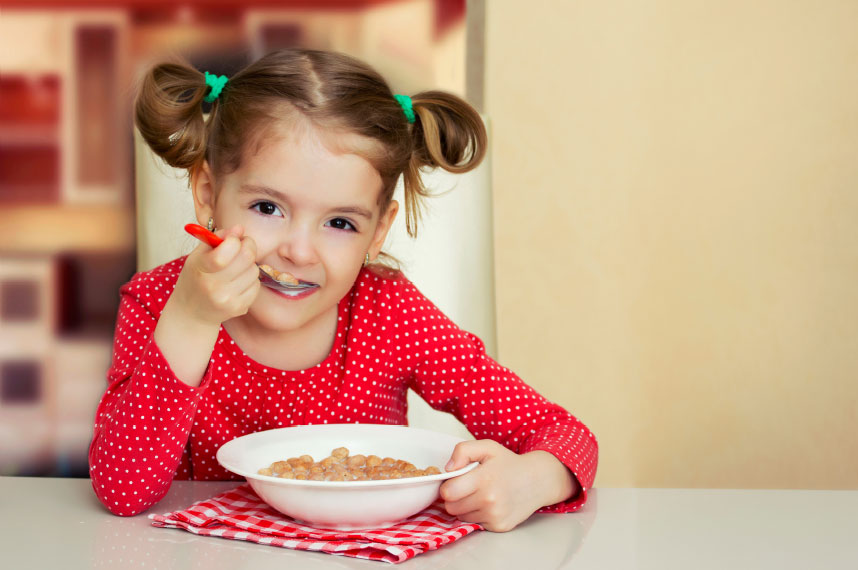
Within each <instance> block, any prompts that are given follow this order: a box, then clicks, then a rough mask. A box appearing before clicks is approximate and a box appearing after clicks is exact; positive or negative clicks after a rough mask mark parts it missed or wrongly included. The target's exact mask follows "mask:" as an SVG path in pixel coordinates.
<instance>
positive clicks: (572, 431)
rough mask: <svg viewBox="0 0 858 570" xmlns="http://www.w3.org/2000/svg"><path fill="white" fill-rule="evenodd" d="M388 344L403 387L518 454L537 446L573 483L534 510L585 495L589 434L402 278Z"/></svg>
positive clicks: (552, 508) (591, 470) (591, 469)
mask: <svg viewBox="0 0 858 570" xmlns="http://www.w3.org/2000/svg"><path fill="white" fill-rule="evenodd" d="M400 283H401V284H400V286H399V287H398V291H397V292H396V293H394V295H398V297H399V299H398V301H399V302H398V303H395V304H394V307H395V308H394V309H393V311H394V312H396V313H397V315H396V318H395V326H394V327H393V330H394V332H393V333H392V334H393V336H394V339H393V344H394V346H396V347H398V350H399V352H400V354H399V355H398V358H399V359H400V361H401V362H403V363H404V366H406V367H407V368H410V374H411V376H410V386H409V387H411V388H412V389H413V390H414V391H415V392H417V394H419V395H420V396H421V397H422V398H423V399H424V400H426V402H427V403H428V404H429V405H430V406H432V407H433V408H435V409H436V410H441V411H444V412H448V413H451V414H453V415H455V416H456V417H457V418H458V419H459V421H461V422H462V423H463V424H465V426H466V427H467V428H468V431H470V432H471V434H472V435H473V436H474V437H475V438H477V439H491V440H494V441H496V442H498V443H500V444H501V445H503V446H504V447H506V448H508V449H510V450H512V451H514V452H516V453H519V454H522V453H527V452H529V451H535V450H543V451H547V452H549V453H551V454H553V455H554V456H555V457H557V459H558V460H560V462H562V463H563V464H564V465H565V466H566V467H568V468H569V470H570V471H571V472H572V474H573V475H574V476H575V478H576V479H577V480H578V483H579V484H580V489H581V490H580V491H579V493H578V494H576V495H575V496H573V497H570V498H569V499H568V500H566V501H564V502H562V503H557V504H555V505H549V506H546V507H544V508H542V509H540V512H569V511H574V510H577V509H579V508H580V507H581V506H583V504H584V503H585V502H586V500H587V491H588V490H589V489H590V488H591V487H592V485H593V480H594V478H595V474H596V465H597V462H598V443H597V441H596V438H595V436H594V435H593V433H592V432H591V431H590V430H589V429H588V428H587V426H585V425H584V424H583V423H582V422H581V421H580V420H578V419H577V418H576V417H575V416H573V415H572V414H570V413H569V412H568V411H566V410H565V409H564V408H562V407H561V406H559V405H557V404H554V403H552V402H550V401H548V400H547V399H546V398H544V397H543V396H541V395H540V394H539V393H537V392H536V390H534V389H533V388H532V387H530V386H528V385H527V384H526V383H524V382H523V381H522V380H521V378H519V377H518V376H517V375H516V374H515V373H513V372H512V371H510V370H509V369H507V368H505V367H503V366H501V365H500V364H498V363H497V362H495V361H494V360H493V359H492V358H491V357H489V356H488V355H487V354H486V351H485V346H484V344H483V342H482V341H481V340H480V339H479V338H478V337H476V336H475V335H473V334H471V333H468V332H466V331H463V330H461V329H460V328H459V327H457V326H456V325H455V324H454V323H453V322H452V321H451V320H450V319H449V318H447V317H446V316H445V315H444V314H443V313H442V312H441V311H440V310H439V309H438V308H437V307H435V305H434V304H432V302H431V301H429V300H428V299H426V298H425V297H424V296H423V295H422V294H421V293H420V292H419V291H418V290H417V289H416V287H414V285H413V284H411V283H410V282H408V281H405V280H403V281H401V282H400Z"/></svg>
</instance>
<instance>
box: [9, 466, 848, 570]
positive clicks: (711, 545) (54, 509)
mask: <svg viewBox="0 0 858 570" xmlns="http://www.w3.org/2000/svg"><path fill="white" fill-rule="evenodd" d="M236 484H237V483H235V482H224V483H202V482H184V481H177V482H175V483H174V484H173V487H172V488H171V490H170V492H169V494H168V495H167V497H165V498H164V500H163V501H161V503H159V504H158V505H156V506H155V507H153V508H152V509H151V510H150V511H149V512H155V513H163V512H167V511H172V510H179V509H182V508H185V507H187V506H189V505H190V504H191V503H193V502H194V501H198V500H202V499H206V498H209V497H211V496H213V495H215V494H217V493H220V492H221V491H224V490H226V489H229V488H232V487H234V486H235V485H236ZM0 525H2V527H3V531H2V533H0V544H2V550H0V561H2V566H3V567H4V568H15V569H18V568H62V569H64V570H65V569H75V568H109V569H114V568H152V569H157V570H171V569H176V570H179V569H181V570H195V569H200V570H218V569H221V568H223V569H227V568H229V569H233V568H235V569H241V568H248V569H251V568H252V569H254V570H259V569H260V568H293V569H304V568H310V569H313V568H363V569H368V568H375V569H380V568H386V567H388V565H387V564H386V563H383V562H370V561H365V560H357V559H354V558H346V557H341V556H331V555H328V554H319V553H313V552H298V551H292V550H287V549H281V548H276V547H271V546H262V545H257V544H252V543H247V542H240V541H234V540H225V539H220V538H212V537H198V536H195V535H193V534H191V533H189V532H185V531H181V530H174V529H163V528H155V527H152V526H151V525H150V521H149V519H148V518H147V517H146V513H144V514H142V515H139V516H136V517H131V518H121V517H116V516H113V515H111V514H109V513H108V512H107V511H106V510H105V509H104V508H103V507H102V506H101V504H100V503H99V502H98V501H97V499H96V498H95V495H94V493H93V492H92V489H91V487H90V482H89V480H88V479H48V478H44V479H43V478H23V477H21V478H18V477H0ZM398 567H402V568H405V569H415V568H421V569H422V568H426V569H429V568H432V569H436V568H445V569H469V570H473V569H478V570H488V569H493V568H498V569H503V570H506V569H510V570H517V569H521V570H541V569H543V568H545V569H549V568H575V569H576V570H585V569H591V568H593V569H596V568H598V569H608V570H612V569H626V568H641V569H644V568H646V569H649V568H652V569H666V568H682V569H708V568H712V569H715V568H717V569H723V568H765V569H767V568H773V569H777V570H786V569H792V568H796V569H799V568H800V569H802V570H805V569H817V568H825V569H834V568H844V569H852V570H854V569H856V568H858V491H742V490H707V489H700V490H685V489H596V490H594V491H593V493H592V495H591V499H590V501H589V502H588V504H587V505H586V507H585V508H584V509H583V510H582V511H581V512H579V513H575V514H568V515H535V516H533V517H531V518H530V519H529V520H528V521H527V522H525V523H524V524H522V525H521V526H519V527H518V528H517V529H515V530H514V531H512V532H509V533H505V534H495V533H490V532H477V533H473V534H472V535H469V536H467V537H465V538H463V539H461V540H459V541H458V542H455V543H453V544H451V545H448V546H446V547H443V548H441V549H440V550H436V551H433V552H428V553H426V554H422V555H419V556H417V557H416V558H413V559H412V560H409V561H407V562H404V563H402V564H400V565H398Z"/></svg>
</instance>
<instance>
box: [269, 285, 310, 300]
mask: <svg viewBox="0 0 858 570" xmlns="http://www.w3.org/2000/svg"><path fill="white" fill-rule="evenodd" d="M263 285H265V286H266V287H268V288H269V289H270V290H271V291H272V292H274V293H277V294H278V295H281V296H283V297H285V298H287V299H303V298H305V297H309V296H310V295H312V294H313V293H315V292H316V290H318V289H319V286H318V285H317V284H315V283H307V282H301V285H300V286H299V287H290V288H288V289H284V288H283V287H278V286H277V285H269V284H267V283H265V282H263Z"/></svg>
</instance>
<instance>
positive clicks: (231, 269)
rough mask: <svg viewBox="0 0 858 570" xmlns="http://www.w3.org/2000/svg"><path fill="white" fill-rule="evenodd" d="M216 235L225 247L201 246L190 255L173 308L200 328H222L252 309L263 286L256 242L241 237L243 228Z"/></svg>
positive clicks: (179, 281) (231, 229)
mask: <svg viewBox="0 0 858 570" xmlns="http://www.w3.org/2000/svg"><path fill="white" fill-rule="evenodd" d="M217 233H218V235H220V236H221V237H223V238H224V241H223V243H221V244H220V245H219V246H217V247H215V248H212V247H210V246H208V245H206V244H204V243H201V244H200V245H199V246H197V248H196V249H194V251H192V252H191V253H190V255H188V259H187V260H186V261H185V266H184V267H183V268H182V273H181V274H180V275H179V279H178V280H177V282H176V288H175V290H174V292H173V295H172V296H171V297H170V304H171V305H172V307H171V308H172V309H173V310H176V309H181V312H182V313H183V314H184V315H185V316H186V317H187V318H190V319H193V320H194V321H196V322H198V323H200V324H203V323H205V324H209V325H217V326H220V324H221V323H223V322H224V321H227V320H229V319H231V318H233V317H238V316H240V315H243V314H245V313H246V312H247V311H248V309H250V305H251V304H252V303H253V301H254V300H255V299H256V295H257V294H259V287H260V283H259V268H258V267H257V265H256V243H255V242H254V241H253V238H250V237H242V235H243V234H244V229H243V228H242V227H241V226H235V227H232V228H230V229H229V230H227V231H225V232H224V231H220V232H217Z"/></svg>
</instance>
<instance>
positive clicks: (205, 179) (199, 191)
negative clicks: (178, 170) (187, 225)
mask: <svg viewBox="0 0 858 570" xmlns="http://www.w3.org/2000/svg"><path fill="white" fill-rule="evenodd" d="M190 175H191V193H192V194H193V196H194V212H196V214H197V222H199V223H200V225H203V226H205V225H206V224H207V223H208V221H209V218H211V217H214V211H215V188H214V178H213V177H212V171H211V168H209V163H208V162H205V161H203V163H202V164H201V165H199V166H196V167H194V168H193V170H192V171H191V173H190Z"/></svg>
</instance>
